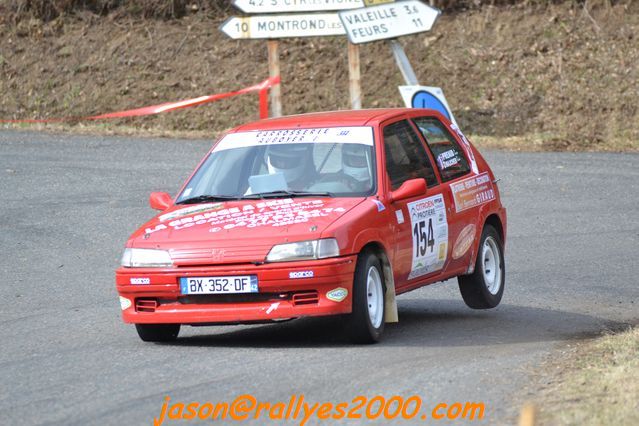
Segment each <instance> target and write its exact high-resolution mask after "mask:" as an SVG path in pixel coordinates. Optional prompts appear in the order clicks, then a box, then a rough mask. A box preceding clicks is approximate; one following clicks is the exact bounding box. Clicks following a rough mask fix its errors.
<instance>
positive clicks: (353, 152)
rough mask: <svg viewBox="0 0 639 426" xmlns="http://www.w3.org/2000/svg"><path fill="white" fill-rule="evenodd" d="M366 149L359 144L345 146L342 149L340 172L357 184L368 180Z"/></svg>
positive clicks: (369, 175)
mask: <svg viewBox="0 0 639 426" xmlns="http://www.w3.org/2000/svg"><path fill="white" fill-rule="evenodd" d="M366 151H367V148H366V146H365V145H360V144H346V145H344V147H343V148H342V170H343V171H344V174H346V175H349V176H351V177H352V178H353V179H355V180H356V181H358V182H366V181H368V180H369V179H370V177H371V174H370V169H369V167H368V164H369V161H368V156H367V153H366Z"/></svg>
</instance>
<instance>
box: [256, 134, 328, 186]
mask: <svg viewBox="0 0 639 426" xmlns="http://www.w3.org/2000/svg"><path fill="white" fill-rule="evenodd" d="M267 166H268V173H269V174H271V175H272V174H276V173H281V174H282V175H283V176H284V179H285V180H286V184H287V185H288V188H287V189H288V190H290V191H303V190H305V189H307V188H308V187H309V186H310V185H311V184H312V183H313V182H314V181H315V179H316V177H317V176H316V174H317V172H316V170H315V166H314V164H313V146H312V145H311V144H283V145H271V146H269V147H268V151H267Z"/></svg>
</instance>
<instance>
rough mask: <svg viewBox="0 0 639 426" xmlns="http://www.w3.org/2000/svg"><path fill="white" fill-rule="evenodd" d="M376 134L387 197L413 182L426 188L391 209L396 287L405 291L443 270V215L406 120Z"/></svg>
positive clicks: (425, 158)
mask: <svg viewBox="0 0 639 426" xmlns="http://www.w3.org/2000/svg"><path fill="white" fill-rule="evenodd" d="M381 134H382V139H383V146H384V158H385V160H384V161H385V172H386V187H387V191H388V192H390V191H394V190H396V189H398V188H399V187H400V186H401V185H402V184H403V183H404V182H406V181H407V180H410V179H415V178H423V179H425V180H426V184H427V187H428V189H427V192H426V193H424V194H423V195H419V196H416V197H412V198H408V199H405V200H399V201H396V202H394V203H392V204H391V209H392V210H394V220H393V225H392V232H393V234H394V236H395V245H394V256H393V259H394V261H393V272H394V275H395V286H396V287H397V289H398V290H402V289H403V290H407V289H410V288H414V287H418V286H419V285H422V284H423V282H424V281H425V280H428V279H430V278H434V277H436V276H437V275H439V274H440V273H441V271H442V269H443V267H444V265H445V262H446V258H447V254H448V245H449V243H448V220H447V209H446V203H445V201H444V195H443V194H442V187H441V185H440V183H439V181H438V178H437V175H436V172H435V169H434V167H433V165H432V161H431V159H430V158H429V155H428V152H427V149H426V146H425V145H424V144H423V142H422V141H421V139H420V137H419V136H418V134H417V131H416V129H415V128H414V127H413V125H412V124H411V123H410V122H409V120H408V119H407V118H403V119H400V120H398V121H393V122H387V123H383V125H382V129H381Z"/></svg>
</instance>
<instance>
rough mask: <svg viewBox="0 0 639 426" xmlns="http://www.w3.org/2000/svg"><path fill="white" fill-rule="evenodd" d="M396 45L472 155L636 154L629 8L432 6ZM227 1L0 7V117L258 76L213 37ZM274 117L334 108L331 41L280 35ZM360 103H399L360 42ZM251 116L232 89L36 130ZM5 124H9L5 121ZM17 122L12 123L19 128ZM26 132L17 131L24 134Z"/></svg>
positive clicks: (120, 105)
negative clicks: (173, 107)
mask: <svg viewBox="0 0 639 426" xmlns="http://www.w3.org/2000/svg"><path fill="white" fill-rule="evenodd" d="M435 4H436V5H437V6H438V7H441V8H442V9H443V15H442V16H441V18H440V19H439V20H438V22H437V24H436V25H435V28H434V29H433V31H431V32H429V33H424V34H420V35H415V36H410V37H403V38H402V39H401V42H402V44H403V45H404V47H405V50H406V52H407V54H408V56H409V58H410V60H411V62H412V64H413V67H414V68H415V71H416V73H417V76H418V78H419V79H420V82H421V83H422V84H425V85H429V86H439V87H442V88H443V89H444V91H445V93H446V97H447V99H448V101H449V103H450V104H451V106H452V108H453V111H454V112H455V115H456V117H457V120H458V121H459V122H460V125H461V127H462V129H464V131H465V132H466V133H468V134H470V135H472V136H473V139H474V141H475V142H477V143H478V145H479V146H481V147H489V148H506V149H514V150H557V151H582V150H593V151H639V104H638V103H637V99H638V98H639V67H638V66H637V64H638V63H639V49H637V43H638V40H637V37H638V36H637V34H639V2H638V1H634V0H588V1H577V0H567V1H559V0H557V1H550V0H523V1H514V0H513V1H507V0H490V1H484V0H436V1H435ZM237 14H240V13H239V12H238V11H237V10H235V9H234V8H233V7H232V6H231V4H230V1H229V0H225V1H214V0H199V1H195V0H194V1H187V0H169V1H159V2H158V1H151V0H136V1H123V0H48V1H45V0H7V1H4V2H2V3H0V39H2V40H3V42H2V43H0V74H1V76H2V77H1V78H0V91H1V92H2V93H3V96H2V97H0V120H2V119H34V118H53V117H78V116H86V115H92V114H98V113H104V112H110V111H118V110H123V109H129V108H136V107H140V106H145V105H153V104H158V103H163V102H167V101H175V100H181V99H188V98H193V97H198V96H202V95H207V94H212V93H221V92H227V91H231V90H236V89H238V88H241V87H245V86H248V85H252V84H254V83H256V82H259V81H261V80H263V79H264V78H265V77H266V76H267V72H268V71H267V57H266V46H265V43H264V42H263V41H233V40H230V39H228V38H226V36H224V35H223V34H222V33H221V32H220V31H218V29H217V28H218V26H219V25H220V24H221V22H223V21H224V20H225V19H226V18H227V17H229V16H231V15H237ZM280 56H281V66H282V71H281V77H282V95H283V110H284V113H285V114H294V113H302V112H310V111H322V110H334V109H346V108H348V107H349V101H348V69H347V59H346V39H345V38H344V37H326V38H309V39H291V40H283V41H282V43H281V44H280ZM361 62H362V89H363V106H364V107H366V108H369V107H372V108H375V107H397V106H402V103H401V99H400V96H399V92H398V89H397V86H398V85H402V84H404V83H403V80H402V77H401V75H400V73H399V71H398V70H397V67H396V66H395V63H394V60H393V57H392V55H391V53H390V49H389V47H388V46H387V44H386V43H384V42H376V43H372V44H368V45H364V46H363V47H362V48H361ZM255 118H257V96H256V95H245V96H242V97H238V98H233V99H230V100H223V101H220V102H217V103H214V104H208V105H205V106H201V107H198V108H194V109H189V110H183V111H179V112H174V113H167V114H163V115H160V116H155V117H146V118H137V119H122V120H115V121H108V122H103V123H77V122H76V123H70V124H65V125H59V124H58V125H46V126H40V127H36V128H42V127H44V128H47V129H52V128H53V129H60V128H61V129H64V130H73V131H95V132H116V133H118V132H125V133H127V132H129V133H130V132H136V133H138V134H154V135H158V134H161V135H181V136H185V135H186V136H188V135H194V136H208V137H212V136H213V135H215V134H217V133H219V132H220V131H223V130H225V129H227V128H230V127H233V126H235V125H237V124H240V123H242V122H245V121H248V120H252V119H255ZM4 126H9V125H4ZM18 126H19V127H21V126H20V125H18ZM29 128H31V127H29Z"/></svg>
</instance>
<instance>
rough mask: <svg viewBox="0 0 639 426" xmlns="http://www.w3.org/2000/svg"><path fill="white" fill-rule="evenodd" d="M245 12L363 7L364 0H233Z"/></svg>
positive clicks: (311, 10) (308, 10)
mask: <svg viewBox="0 0 639 426" xmlns="http://www.w3.org/2000/svg"><path fill="white" fill-rule="evenodd" d="M233 6H235V7H237V8H238V9H240V10H241V11H242V12H245V13H273V12H280V13H282V12H314V11H322V10H344V9H356V8H358V7H364V0H233Z"/></svg>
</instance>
